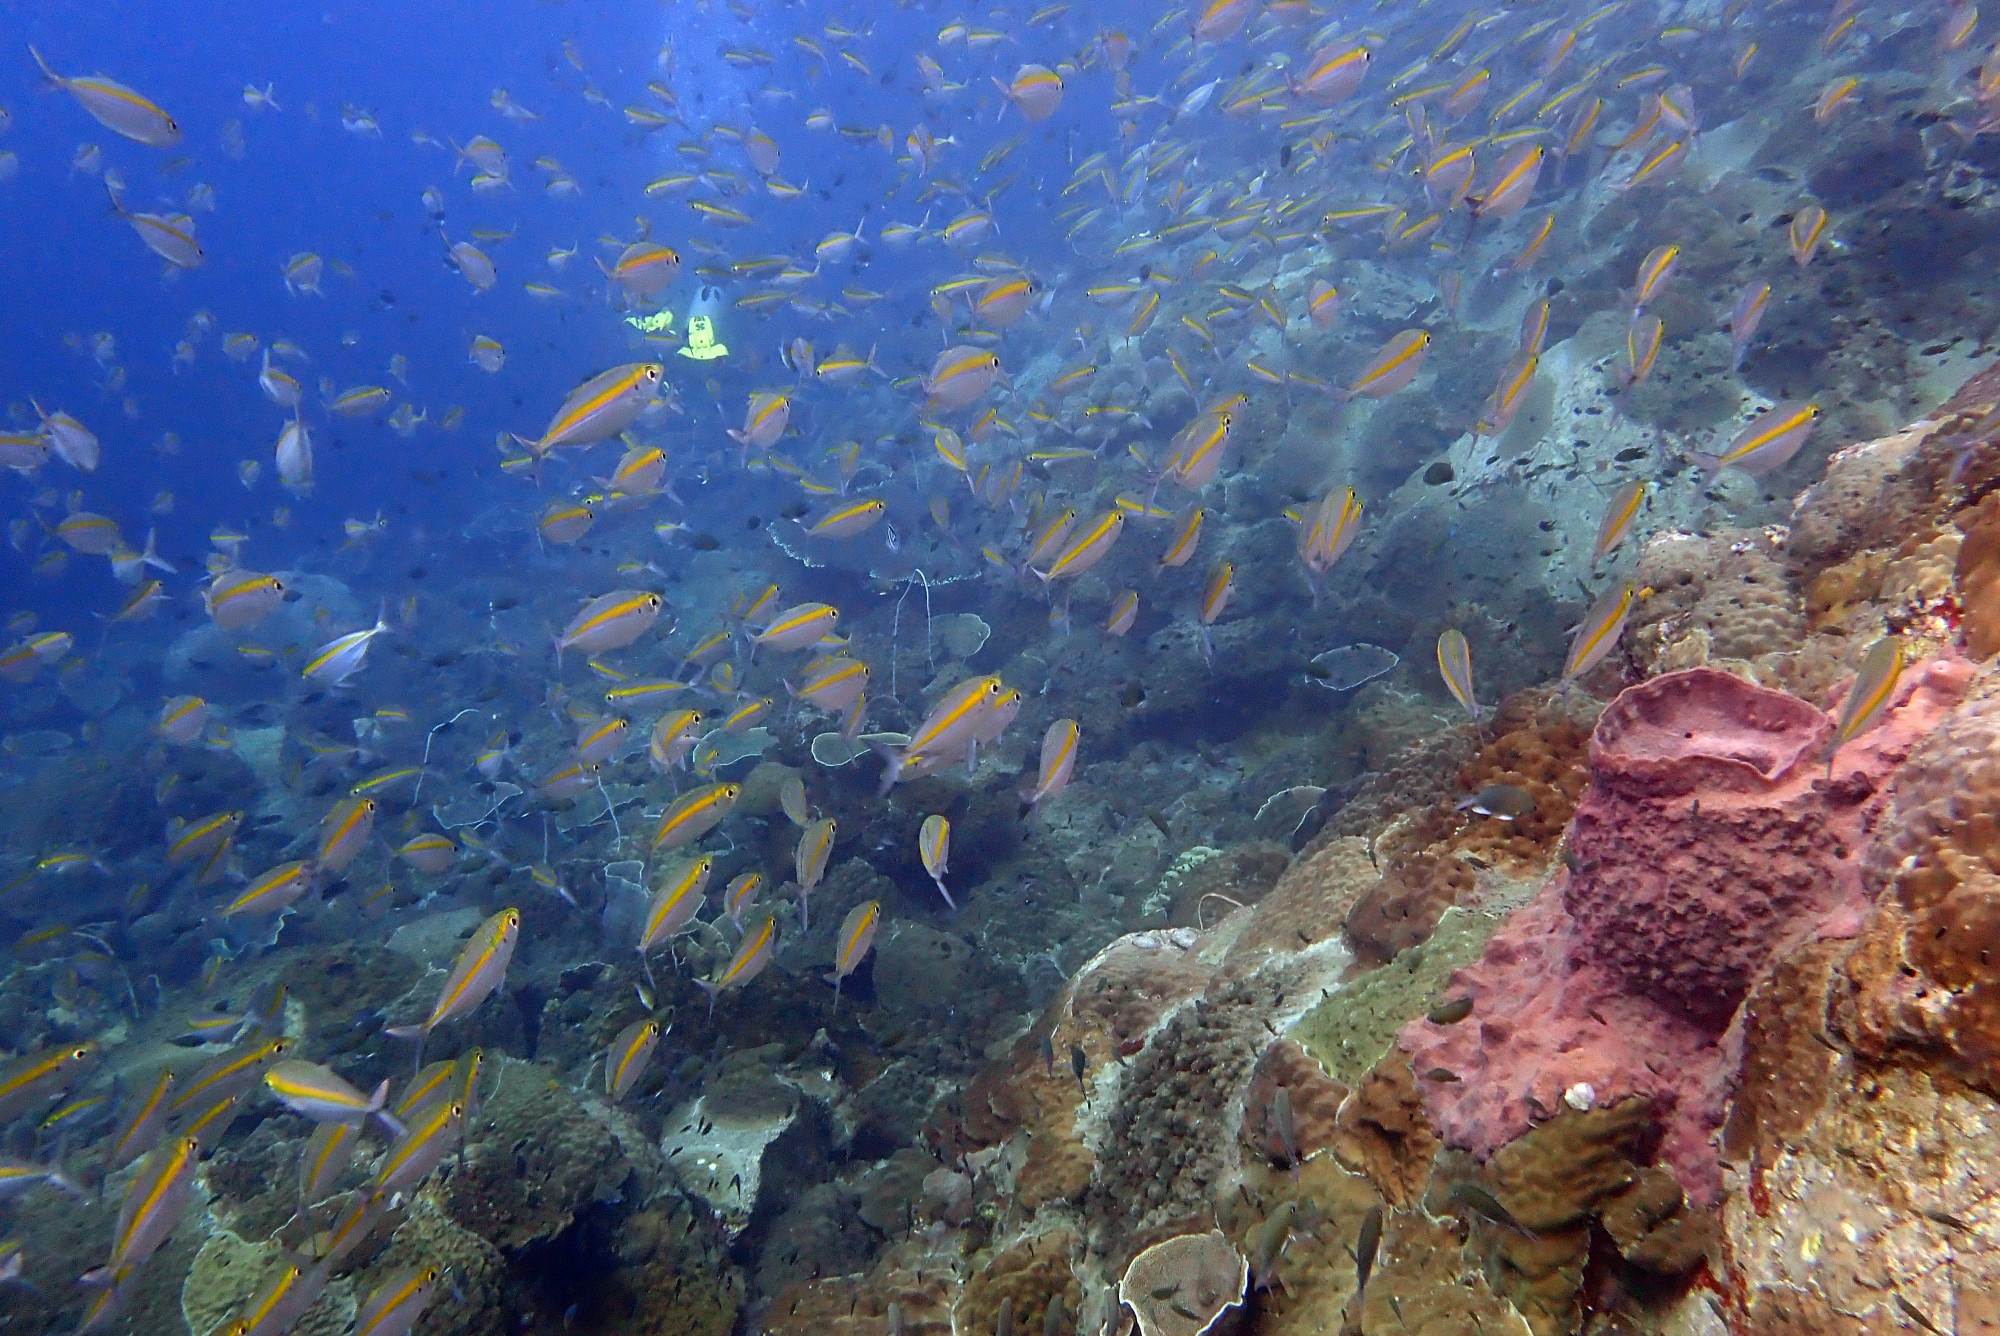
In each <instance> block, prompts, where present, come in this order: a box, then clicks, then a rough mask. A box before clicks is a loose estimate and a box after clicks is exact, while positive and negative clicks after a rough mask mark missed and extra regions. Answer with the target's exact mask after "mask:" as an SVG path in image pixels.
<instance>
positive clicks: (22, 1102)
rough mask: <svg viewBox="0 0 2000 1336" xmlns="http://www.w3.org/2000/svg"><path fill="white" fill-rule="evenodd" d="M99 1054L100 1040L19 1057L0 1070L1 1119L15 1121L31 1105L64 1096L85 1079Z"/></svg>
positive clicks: (46, 1049) (36, 1105)
mask: <svg viewBox="0 0 2000 1336" xmlns="http://www.w3.org/2000/svg"><path fill="white" fill-rule="evenodd" d="M96 1056H97V1045H96V1044H94V1043H82V1044H64V1045H62V1046H61V1047H59V1048H45V1049H43V1050H42V1051H41V1052H39V1053H31V1054H29V1055H28V1056H27V1057H25V1058H17V1059H15V1061H14V1062H13V1063H12V1065H10V1066H8V1067H6V1068H5V1069H4V1070H0V1122H12V1121H13V1120H14V1119H15V1118H18V1117H19V1116H20V1115H21V1114H23V1113H26V1112H27V1111H28V1110H30V1109H34V1108H37V1107H40V1106H43V1105H46V1104H48V1103H50V1102H51V1101H53V1100H56V1099H59V1098H61V1097H62V1096H63V1095H64V1094H66V1093H68V1091H69V1089H70V1087H71V1086H73V1085H75V1084H76V1083H77V1082H78V1081H79V1080H81V1079H83V1075H84V1073H85V1072H86V1071H87V1070H88V1069H89V1066H90V1061H91V1059H92V1058H94V1057H96Z"/></svg>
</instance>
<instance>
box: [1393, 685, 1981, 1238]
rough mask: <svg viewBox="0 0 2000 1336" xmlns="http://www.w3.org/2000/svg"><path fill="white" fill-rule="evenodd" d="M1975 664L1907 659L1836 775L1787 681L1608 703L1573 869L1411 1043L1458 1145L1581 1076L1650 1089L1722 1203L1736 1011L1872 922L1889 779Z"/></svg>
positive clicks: (1517, 1122)
mask: <svg viewBox="0 0 2000 1336" xmlns="http://www.w3.org/2000/svg"><path fill="white" fill-rule="evenodd" d="M1969 672H1970V670H1969V665H1966V664H1965V663H1964V662H1963V661H1959V660H1943V661H1933V662H1931V663H1927V664H1924V665H1921V666H1919V667H1916V668H1913V669H1911V670H1910V671H1909V672H1908V673H1907V674H1906V675H1905V681H1904V682H1903V683H1902V685H1901V687H1900V688H1899V690H1898V692H1897V701H1896V704H1895V705H1894V707H1892V708H1891V710H1889V711H1888V712H1887V713H1886V714H1885V716H1884V718H1883V720H1882V722H1881V723H1880V724H1878V725H1877V726H1876V727H1875V728H1874V729H1873V730H1872V731H1871V732H1869V733H1867V734H1864V735H1863V736H1862V737H1861V738H1860V739H1857V740H1856V741H1854V742H1851V743H1849V744H1848V745H1847V746H1846V747H1844V748H1842V749H1841V751H1840V753H1839V755H1838V757H1837V758H1836V764H1835V765H1834V767H1833V772H1832V778H1831V780H1828V778H1827V771H1826V754H1825V753H1826V747H1827V744H1828V742H1829V740H1830V738H1831V735H1832V722H1831V720H1830V718H1829V716H1828V715H1827V714H1825V713H1824V712H1822V711H1820V710H1818V709H1816V708H1814V707H1813V706H1812V705H1810V704H1808V703H1806V702H1804V701H1801V700H1799V699H1797V698H1796V697H1792V696H1788V695H1785V694H1784V693H1783V692H1778V691H1771V690H1767V689H1766V688H1763V687H1760V686H1757V685H1755V684H1753V683H1750V682H1746V681H1743V680H1742V679H1740V678H1737V677H1734V676H1732V675H1730V674H1728V673H1724V672H1719V671H1716V670H1714V669H1709V668H1695V669H1690V670H1688V671H1686V672H1678V673H1668V674H1665V675H1663V676H1660V677H1656V678H1653V679H1651V680H1650V681H1647V682H1643V683H1641V684H1639V685H1638V686H1635V687H1632V688H1630V689H1628V690H1626V691H1625V692H1624V693H1623V694H1621V695H1620V696H1619V697H1618V698H1617V699H1616V700H1615V701H1613V702H1612V703H1611V705H1610V706H1608V707H1607V708H1606V709H1605V711H1604V714H1603V715H1602V716H1601V717H1600V718H1599V720H1598V724H1597V730H1596V733H1595V734H1594V736H1593V737H1592V740H1591V781H1590V787H1589V788H1588V789H1587V790H1586V791H1585V793H1584V796H1583V799H1582V801H1581V802H1580V803H1579V804H1578V806H1577V810H1576V816H1575V819H1574V821H1573V823H1572V825H1571V827H1570V831H1569V843H1568V852H1567V855H1566V862H1567V863H1568V867H1569V870H1568V871H1567V872H1565V873H1560V874H1558V875H1557V876H1556V878H1555V879H1554V880H1553V881H1551V882H1550V884H1549V886H1548V887H1547V888H1546V889H1544V890H1543V892H1542V893H1541V894H1540V895H1539V896H1537V897H1536V898H1535V900H1534V901H1532V902H1531V903H1530V904H1528V905H1527V906H1525V907H1523V908H1522V909H1521V910H1519V911H1518V912H1517V913H1516V914H1515V915H1514V917H1513V918H1512V919H1510V920H1509V921H1508V922H1507V923H1506V924H1505V925H1504V926H1503V927H1502V928H1501V930H1500V931H1499V932H1498V933H1496V934H1494V936H1493V938H1492V940H1491V941H1490V942H1488V944H1487V947H1486V950H1485V952H1484V953H1483V954H1482V955H1481V957H1480V959H1479V960H1478V961H1477V962H1475V963H1474V964H1472V965H1471V966H1468V967H1467V968H1465V969H1463V970H1460V971H1458V972H1457V973H1456V974H1454V975H1453V977H1452V980H1451V983H1450V984H1449V985H1448V987H1447V988H1446V990H1445V994H1444V996H1445V997H1446V998H1448V999H1455V998H1458V997H1464V996H1469V997H1471V999H1472V1001H1473V1010H1472V1015H1471V1016H1470V1017H1469V1018H1468V1019H1467V1020H1465V1021H1462V1022H1460V1023H1458V1024H1456V1025H1451V1026H1439V1025H1433V1024H1431V1023H1430V1022H1429V1021H1415V1022H1412V1023H1411V1024H1410V1025H1408V1026H1406V1027H1404V1029H1403V1032H1402V1034H1401V1036H1400V1039H1399V1042H1400V1044H1401V1046H1402V1047H1403V1048H1404V1050H1405V1051H1407V1052H1408V1053H1409V1054H1410V1058H1411V1065H1412V1066H1413V1067H1414V1068H1415V1070H1416V1072H1417V1074H1418V1078H1419V1080H1418V1084H1419V1086H1420V1087H1421V1088H1422V1089H1423V1091H1424V1099H1425V1106H1426V1109H1427V1110H1428V1112H1429V1113H1430V1116H1431V1119H1432V1122H1433V1124H1434V1125H1435V1126H1436V1127H1437V1129H1438V1132H1439V1134H1440V1135H1441V1136H1442V1137H1443V1138H1444V1140H1445V1141H1446V1143H1447V1144H1449V1145H1453V1146H1457V1147H1460V1148H1463V1149H1468V1150H1471V1151H1473V1152H1474V1153H1476V1154H1478V1155H1481V1156H1485V1155H1488V1154H1491V1153H1492V1152H1493V1151H1494V1150H1495V1149H1497V1148H1499V1147H1500V1146H1502V1145H1504V1144H1506V1143H1507V1142H1508V1141H1511V1140H1513V1139H1514V1138H1515V1137H1517V1136H1519V1135H1520V1134H1521V1133H1522V1132H1524V1131H1526V1130H1527V1129H1528V1127H1529V1126H1531V1125H1532V1124H1533V1123H1534V1122H1537V1121H1540V1120H1541V1119H1543V1118H1546V1117H1548V1116H1550V1115H1551V1114H1553V1113H1554V1112H1555V1111H1556V1109H1557V1108H1558V1107H1559V1106H1560V1102H1561V1100H1562V1099H1563V1098H1564V1095H1565V1092H1568V1091H1571V1090H1573V1089H1574V1088H1575V1087H1577V1086H1579V1085H1588V1086H1589V1087H1590V1091H1589V1093H1590V1095H1591V1096H1593V1097H1594V1098H1595V1100H1596V1101H1597V1102H1599V1103H1605V1102H1610V1101H1614V1100H1618V1099H1623V1098H1625V1097H1627V1096H1630V1095H1644V1096H1647V1097H1649V1098H1651V1099H1652V1100H1653V1102H1654V1114H1655V1117H1656V1118H1657V1119H1658V1120H1659V1125H1660V1135H1661V1142H1660V1158H1661V1160H1662V1161H1663V1162H1664V1163H1666V1164H1667V1165H1668V1166H1669V1167H1671V1168H1673V1169H1674V1170H1675V1172H1676V1174H1677V1175H1678V1177H1679V1178H1680V1180H1681V1185H1682V1187H1683V1188H1684V1189H1685V1190H1686V1191H1687V1193H1688V1196H1689V1197H1690V1198H1691V1199H1692V1200H1694V1201H1695V1202H1696V1203H1697V1204H1704V1205H1705V1204H1710V1203H1712V1202H1714V1201H1715V1200H1716V1199H1717V1197H1718V1196H1719V1195H1720V1190H1721V1180H1720V1173H1719V1170H1718V1168H1717V1166H1716V1159H1715V1149H1714V1146H1713V1144H1712V1134H1713V1133H1714V1131H1715V1130H1716V1129H1717V1128H1718V1127H1719V1126H1720V1125H1721V1122H1722V1116H1723V1113H1724V1111H1725V1106H1726V1102H1727V1098H1728V1094H1729V1087H1730V1083H1731V1081H1732V1079H1733V1077H1734V1073H1735V1071H1736V1069H1737V1055H1736V1050H1737V1048H1738V1047H1739V1044H1738V1036H1737V1030H1736V1029H1735V1027H1733V1025H1732V1021H1733V1019H1734V1017H1735V1015H1736V1012H1737V1010H1738V1008H1739V1007H1740V1006H1741V1004H1742V1002H1743V999H1744V997H1745V996H1746V995H1747V994H1748V992H1749V989H1750V986H1751V984H1752V983H1754V982H1755V981H1756V979H1757V978H1758V976H1759V975H1760V973H1761V972H1762V971H1763V970H1764V969H1765V968H1767V967H1768V966H1769V964H1770V963H1771V961H1772V960H1773V959H1775V958H1776V957H1778V956H1780V955H1782V954H1783V953H1785V952H1787V951H1789V950H1791V949H1793V948H1794V947H1796V946H1797V945H1799V944H1801V943H1803V942H1806V941H1810V940H1813V939H1815V938H1818V937H1849V936H1852V935H1854V933H1855V932H1856V931H1857V930H1858V928H1859V926H1860V923H1861V920H1862V916H1863V913H1864V911H1865V909H1866V907H1867V899H1866V893H1865V891H1864V889H1863V886H1862V881H1861V876H1860V863H1861V853H1862V851H1863V849H1864V848H1865V847H1866V845H1867V844H1868V842H1869V839H1870V830H1871V827H1872V825H1873V823H1874V821H1875V820H1876V819H1877V818H1878V817H1879V815H1880V812H1881V810H1882V807H1883V804H1884V795H1883V790H1884V786H1885V781H1886V780H1887V778H1888V776H1889V774H1890V772H1891V771H1892V770H1893V769H1894V768H1895V766H1896V765H1898V764H1900V763H1901V761H1902V760H1903V758H1904V757H1906V756H1907V755H1908V754H1909V750H1910V748H1911V747H1912V746H1913V745H1914V744H1915V742H1916V740H1917V739H1918V738H1920V737H1922V736H1923V734H1924V733H1925V732H1927V731H1929V729H1930V727H1931V726H1932V725H1933V724H1934V723H1936V722H1937V720H1938V719H1940V718H1941V717H1943V715H1944V713H1945V712H1946V711H1947V710H1949V709H1950V707H1951V705H1952V704H1953V703H1955V702H1956V701H1957V699H1958V698H1959V696H1960V695H1961V694H1962V693H1963V691H1964V687H1965V683H1966V681H1967V680H1968V677H1969ZM1426 1076H1429V1077H1430V1078H1431V1079H1428V1080H1426V1079H1424V1078H1425V1077H1426ZM1451 1078H1456V1079H1455V1080H1454V1079H1451ZM1578 1093H1579V1095H1580V1094H1581V1093H1582V1092H1578Z"/></svg>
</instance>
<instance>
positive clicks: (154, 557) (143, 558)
mask: <svg viewBox="0 0 2000 1336" xmlns="http://www.w3.org/2000/svg"><path fill="white" fill-rule="evenodd" d="M158 533H159V530H157V529H148V530H146V550H145V551H143V552H141V553H140V554H139V560H140V562H141V563H143V564H145V565H147V566H151V567H152V568H153V569H154V570H157V571H160V572H162V573H163V574H166V575H176V574H178V573H179V572H178V571H177V570H176V569H175V567H174V565H173V563H172V562H170V561H167V560H165V559H163V558H162V557H161V556H160V553H159V550H158V549H157V548H155V547H154V546H153V540H154V538H155V536H156V535H157V534H158Z"/></svg>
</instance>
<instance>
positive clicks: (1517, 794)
mask: <svg viewBox="0 0 2000 1336" xmlns="http://www.w3.org/2000/svg"><path fill="white" fill-rule="evenodd" d="M1468 808H1470V809H1471V810H1472V811H1474V812H1476V813H1478V814H1479V815H1480V816H1490V817H1498V818H1499V819H1500V820H1502V821H1516V820H1519V819H1520V818H1521V817H1524V816H1527V815H1529V814H1530V813H1532V812H1533V811H1534V810H1535V795H1534V794H1532V793H1530V792H1528V791H1527V790H1526V789H1524V788H1519V787H1517V786H1515V785H1513V784H1488V785H1487V786H1486V787H1485V788H1483V789H1481V790H1480V791H1479V792H1477V793H1475V794H1473V795H1472V796H1471V797H1470V798H1467V799H1465V800H1464V801H1463V802H1460V803H1459V804H1458V807H1457V810H1458V811H1461V812H1463V811H1465V810H1466V809H1468Z"/></svg>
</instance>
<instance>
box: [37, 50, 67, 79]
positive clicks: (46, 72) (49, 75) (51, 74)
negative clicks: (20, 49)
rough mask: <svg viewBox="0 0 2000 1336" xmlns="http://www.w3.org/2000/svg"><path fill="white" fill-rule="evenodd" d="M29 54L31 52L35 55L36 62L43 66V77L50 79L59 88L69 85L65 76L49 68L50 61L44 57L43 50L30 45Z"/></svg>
mask: <svg viewBox="0 0 2000 1336" xmlns="http://www.w3.org/2000/svg"><path fill="white" fill-rule="evenodd" d="M28 54H29V55H31V56H33V57H34V58H35V63H36V64H37V65H40V66H41V67H42V77H43V78H45V79H47V80H48V81H49V82H50V83H52V84H54V85H55V86H56V87H57V88H62V87H65V86H67V81H66V80H65V79H64V78H63V77H62V76H61V75H60V74H57V73H56V72H55V71H54V70H52V69H50V68H49V62H48V61H46V60H43V59H42V53H41V52H39V51H37V50H35V48H34V47H32V46H30V47H29V48H28Z"/></svg>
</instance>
